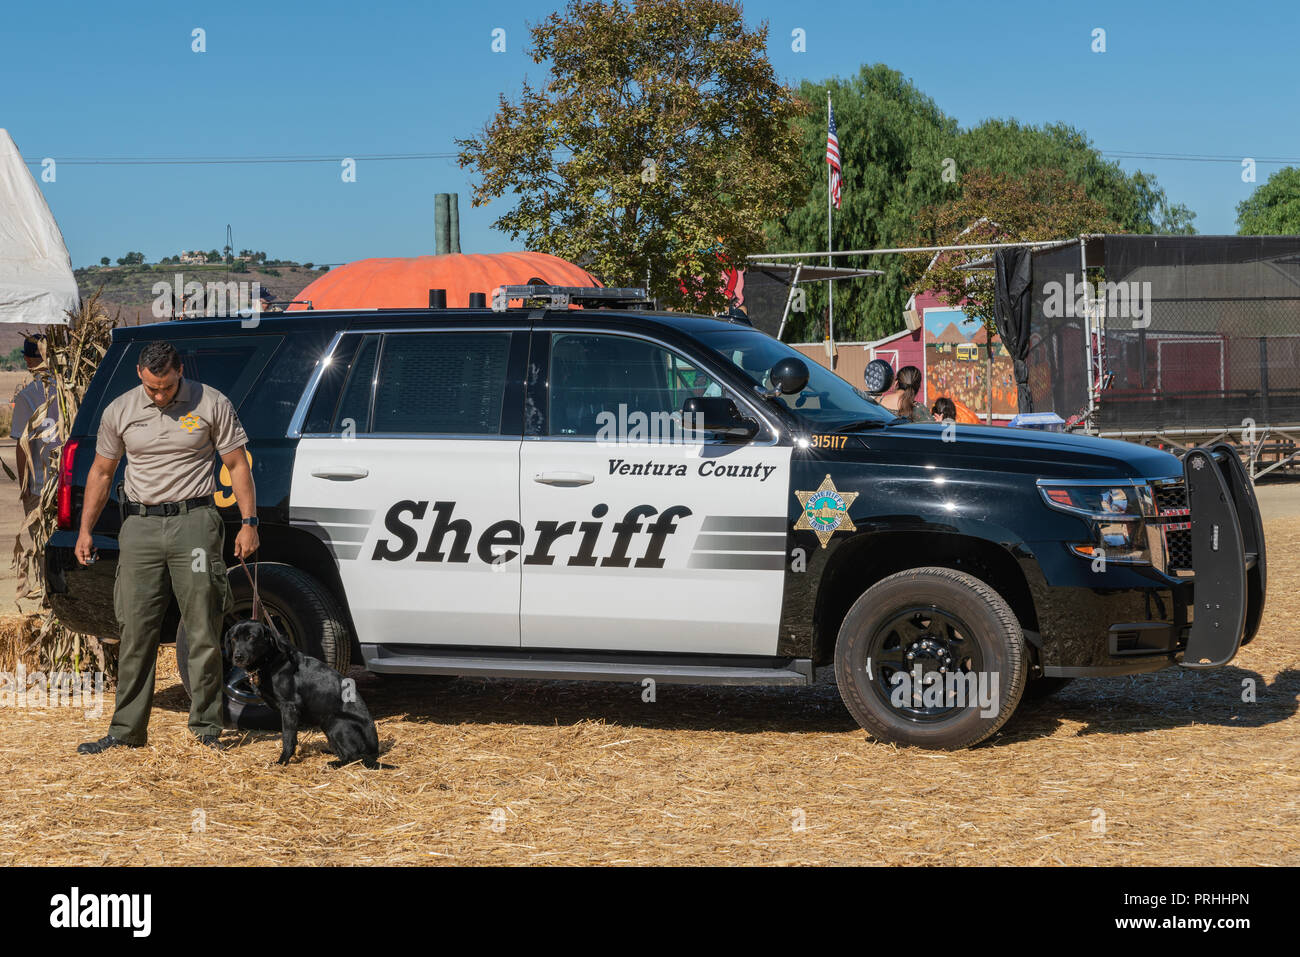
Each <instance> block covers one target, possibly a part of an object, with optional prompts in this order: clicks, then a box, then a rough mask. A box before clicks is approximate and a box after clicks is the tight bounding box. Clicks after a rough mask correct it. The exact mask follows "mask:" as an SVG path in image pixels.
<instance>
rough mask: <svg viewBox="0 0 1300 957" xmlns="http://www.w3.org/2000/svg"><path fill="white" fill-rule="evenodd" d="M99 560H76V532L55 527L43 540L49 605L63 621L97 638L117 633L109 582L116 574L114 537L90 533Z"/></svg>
mask: <svg viewBox="0 0 1300 957" xmlns="http://www.w3.org/2000/svg"><path fill="white" fill-rule="evenodd" d="M94 541H95V549H96V551H97V552H98V553H99V561H97V562H94V563H92V564H90V565H83V564H81V562H79V561H77V555H76V551H75V549H76V545H77V533H76V532H74V531H70V530H60V531H56V532H55V533H54V534H53V535H51V536H50V538H49V541H47V542H46V543H45V580H46V582H47V587H48V589H49V597H50V606H51V607H52V608H53V609H54V614H56V615H57V616H58V618H59V621H61V622H62V623H63V624H64V625H66V626H67V627H68V628H71V629H72V630H73V631H80V632H83V633H85V634H88V635H95V636H96V637H99V638H116V637H118V631H119V629H118V624H117V614H116V612H115V611H114V610H113V585H114V582H115V581H116V578H117V555H118V548H117V539H116V538H111V537H108V536H105V535H96V536H94Z"/></svg>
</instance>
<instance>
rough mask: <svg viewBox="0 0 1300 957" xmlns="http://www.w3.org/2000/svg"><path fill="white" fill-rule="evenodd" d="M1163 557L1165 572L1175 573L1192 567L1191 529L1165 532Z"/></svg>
mask: <svg viewBox="0 0 1300 957" xmlns="http://www.w3.org/2000/svg"><path fill="white" fill-rule="evenodd" d="M1165 556H1166V560H1165V566H1166V571H1171V572H1176V571H1179V570H1182V569H1190V568H1191V567H1192V532H1191V529H1187V530H1186V531H1180V532H1165Z"/></svg>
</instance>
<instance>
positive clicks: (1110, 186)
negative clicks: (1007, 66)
mask: <svg viewBox="0 0 1300 957" xmlns="http://www.w3.org/2000/svg"><path fill="white" fill-rule="evenodd" d="M956 159H957V172H958V178H959V179H960V177H961V175H962V171H964V170H974V169H987V170H990V171H992V172H994V173H1004V174H1007V175H1011V176H1023V175H1026V174H1027V173H1029V172H1030V171H1031V170H1035V169H1058V170H1061V171H1063V172H1064V173H1065V175H1066V176H1067V177H1068V178H1069V179H1071V180H1073V181H1074V182H1076V183H1078V184H1079V185H1080V186H1082V187H1083V189H1084V192H1085V193H1086V194H1087V195H1088V197H1089V198H1091V199H1093V200H1096V201H1097V202H1099V203H1101V205H1102V206H1104V207H1105V208H1106V211H1107V212H1108V213H1109V214H1110V218H1111V219H1112V220H1114V222H1115V223H1117V224H1118V227H1119V229H1120V230H1122V231H1123V232H1126V233H1193V232H1195V229H1194V228H1193V227H1192V220H1193V219H1194V218H1195V216H1196V214H1195V213H1193V212H1192V211H1191V210H1189V209H1188V208H1187V207H1186V206H1184V205H1182V204H1181V203H1178V204H1171V203H1170V202H1169V200H1168V197H1167V196H1166V195H1165V191H1164V190H1163V189H1162V188H1161V187H1160V184H1159V183H1158V182H1157V181H1156V178H1155V177H1154V176H1152V175H1150V174H1148V173H1143V172H1142V171H1141V170H1138V171H1137V172H1133V173H1125V172H1124V171H1123V170H1122V169H1120V166H1119V164H1118V163H1115V162H1112V161H1110V160H1107V159H1105V158H1103V157H1102V155H1101V153H1100V152H1098V150H1097V149H1096V148H1095V147H1094V146H1093V145H1092V143H1091V141H1090V140H1089V139H1088V137H1087V135H1086V134H1085V133H1083V132H1082V131H1081V130H1077V129H1075V128H1074V127H1071V126H1068V125H1066V124H1064V123H1048V124H1046V125H1044V126H1031V125H1026V124H1022V123H1019V122H1017V121H1016V120H986V121H985V122H983V123H981V124H980V125H979V126H975V127H972V128H971V129H969V130H966V131H964V132H963V133H962V135H961V137H960V139H959V140H958V142H957V154H956ZM1053 238H1061V237H1053Z"/></svg>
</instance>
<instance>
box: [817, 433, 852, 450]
mask: <svg viewBox="0 0 1300 957" xmlns="http://www.w3.org/2000/svg"><path fill="white" fill-rule="evenodd" d="M848 441H849V437H848V436H847V435H814V436H813V437H812V447H813V448H815V449H842V448H844V445H845V443H847V442H848Z"/></svg>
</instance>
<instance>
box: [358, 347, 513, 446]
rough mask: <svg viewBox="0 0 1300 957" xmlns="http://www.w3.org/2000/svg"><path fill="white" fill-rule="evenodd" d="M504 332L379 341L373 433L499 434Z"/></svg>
mask: <svg viewBox="0 0 1300 957" xmlns="http://www.w3.org/2000/svg"><path fill="white" fill-rule="evenodd" d="M509 355H510V333H508V332H414V333H401V334H390V335H388V336H385V338H384V348H383V354H382V356H381V359H380V363H379V375H378V377H377V383H376V386H375V416H374V423H373V425H372V427H371V431H372V432H400V433H421V434H437V433H442V434H455V435H500V434H501V408H502V405H503V404H504V396H505V388H506V367H507V360H508V358H509Z"/></svg>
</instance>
